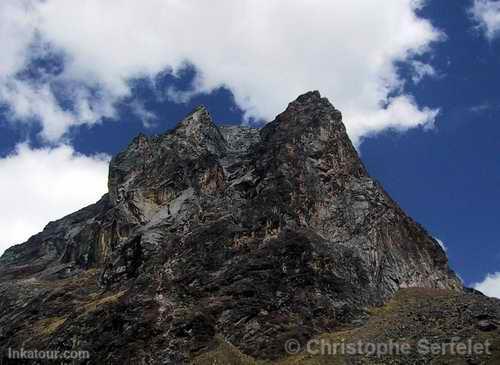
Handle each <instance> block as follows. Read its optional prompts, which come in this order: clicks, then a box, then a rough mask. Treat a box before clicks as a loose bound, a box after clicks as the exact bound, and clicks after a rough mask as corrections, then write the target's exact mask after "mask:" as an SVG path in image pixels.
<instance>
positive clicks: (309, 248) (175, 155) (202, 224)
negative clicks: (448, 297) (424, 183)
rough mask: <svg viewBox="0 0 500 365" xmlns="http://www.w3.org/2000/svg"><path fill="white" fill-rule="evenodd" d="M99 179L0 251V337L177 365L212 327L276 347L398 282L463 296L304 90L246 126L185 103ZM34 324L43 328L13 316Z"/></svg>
mask: <svg viewBox="0 0 500 365" xmlns="http://www.w3.org/2000/svg"><path fill="white" fill-rule="evenodd" d="M108 187H109V192H108V194H106V195H104V196H103V197H102V198H101V200H99V201H98V202H97V203H96V204H93V205H91V206H88V207H86V208H83V209H82V210H80V211H78V212H75V213H73V214H71V215H69V216H67V217H65V218H63V219H61V220H58V221H56V222H51V223H50V224H49V225H47V227H46V228H45V229H44V231H43V232H41V233H39V234H38V235H35V236H33V237H31V238H30V239H29V240H28V241H27V242H26V243H24V244H21V245H17V246H14V247H12V248H10V249H8V250H7V251H6V252H5V254H4V255H3V256H2V258H0V277H1V279H0V293H2V294H3V297H4V298H3V300H2V301H1V302H0V310H1V313H2V315H1V316H0V326H2V328H4V331H3V333H4V335H3V337H0V345H1V346H2V347H5V346H11V347H13V346H15V345H19V344H20V343H22V341H23V340H22V338H24V341H26V338H28V343H33V344H36V345H37V346H42V347H45V348H47V347H50V346H53V347H57V348H62V349H67V348H69V349H74V348H82V349H88V350H89V351H90V352H91V353H92V354H94V355H93V356H94V360H93V361H96V362H98V361H107V362H110V363H117V362H120V361H121V362H123V361H131V360H130V359H133V361H139V362H140V361H143V362H146V363H152V364H155V363H184V362H188V361H189V359H191V358H192V356H193V354H195V353H198V352H199V351H201V350H203V349H204V348H208V347H210V345H211V343H212V342H213V341H214V339H215V338H216V337H218V336H222V337H223V338H225V340H227V341H228V342H229V343H231V344H233V345H234V346H236V347H237V348H238V349H240V351H242V352H243V353H245V354H248V355H251V356H254V357H257V358H278V357H280V356H284V355H285V354H284V348H283V343H285V342H286V341H287V340H288V339H290V338H297V337H298V338H300V339H302V340H305V339H308V338H312V337H314V336H315V335H317V334H319V333H323V332H328V331H333V330H334V329H335V328H337V327H338V326H340V325H341V324H346V323H351V321H356V320H359V319H363V318H365V319H366V316H367V314H366V308H367V307H370V306H377V305H382V304H383V303H384V302H386V301H387V300H389V299H390V298H392V297H393V296H394V294H395V293H396V292H397V291H398V290H399V289H400V288H411V287H423V288H437V289H445V290H451V291H455V292H463V286H462V283H461V281H460V280H459V278H458V277H457V276H456V275H455V274H454V272H453V271H452V270H451V269H450V268H449V266H448V263H447V258H446V255H445V253H444V251H443V250H442V248H441V247H440V245H439V244H438V242H437V241H436V240H435V239H434V238H432V237H431V236H430V235H428V233H427V232H426V231H425V229H424V228H423V227H421V226H420V225H419V224H417V223H416V222H414V221H413V220H412V219H411V218H410V217H408V216H407V215H406V214H405V213H404V212H403V211H402V210H401V208H400V207H399V206H398V205H397V203H396V202H394V201H393V200H392V199H391V198H390V197H389V195H388V194H387V193H386V192H385V191H384V190H383V188H382V187H381V185H380V184H379V183H378V182H377V181H376V180H374V179H372V178H371V177H370V176H369V175H368V172H367V171H366V168H365V167H364V165H363V163H362V161H361V160H360V159H359V157H358V155H357V152H356V150H355V148H354V147H353V145H352V143H351V141H350V140H349V138H348V136H347V133H346V130H345V126H344V124H343V122H342V114H341V113H340V112H339V111H338V110H337V109H335V108H334V107H333V105H332V104H330V102H329V101H328V99H326V98H323V97H321V95H320V94H319V92H317V91H314V92H308V93H306V94H303V95H301V96H299V97H298V98H297V99H296V100H295V101H293V102H291V103H290V104H289V105H288V107H287V108H286V110H285V111H284V112H282V113H281V114H279V115H278V116H277V117H276V118H275V120H273V121H271V122H270V123H268V124H267V125H266V126H264V127H263V128H261V129H253V128H244V127H235V126H218V125H216V124H215V123H214V122H213V120H212V119H211V116H210V114H209V113H208V111H207V110H206V108H204V107H201V108H197V109H195V110H194V111H193V112H192V113H190V114H189V115H188V116H186V118H185V119H184V120H183V121H181V122H180V123H179V124H178V125H177V127H175V128H174V129H173V130H171V131H168V132H166V133H164V134H161V135H158V136H152V137H147V136H145V135H139V136H137V137H136V138H134V140H133V141H132V142H131V143H130V144H129V146H128V147H127V148H126V149H125V150H124V151H122V152H120V153H119V154H117V155H116V156H115V157H113V159H112V161H111V163H110V170H109V180H108ZM80 278H84V279H81V281H82V282H81V283H80V284H78V282H79V281H80ZM54 283H55V284H54ZM57 283H59V284H57ZM54 292H56V293H58V294H57V295H55V294H54ZM61 295H62V296H63V297H67V298H66V299H68V300H69V301H70V302H71V303H70V304H67V303H66V304H65V303H61V302H60V297H59V296H61ZM96 298H97V299H96ZM20 303H29V304H28V305H27V307H23V306H22V305H21V304H20ZM35 303H37V304H36V305H35ZM54 303H57V304H58V305H59V306H60V307H59V308H53V307H54ZM89 306H90V307H89ZM94 306H95V308H94ZM82 308H83V309H82ZM88 308H93V310H91V311H89V310H88ZM94 309H95V310H94ZM12 318H15V320H12ZM44 321H45V322H44ZM47 321H49V322H50V323H52V322H54V321H55V323H56V324H58V325H57V326H55V327H50V328H51V331H50V333H49V334H47V333H45V334H44V332H43V330H42V334H40V333H35V332H33V329H30V328H27V327H26V326H25V325H23V323H32V324H33V323H41V324H43V323H46V322H47ZM96 321H97V322H96ZM35 327H36V326H35ZM17 333H21V334H22V335H23V336H24V337H21V335H19V334H17ZM133 333H140V334H141V336H142V337H140V338H141V339H140V340H137V339H135V338H134V337H133ZM7 334H8V335H7ZM117 334H121V335H120V338H117V337H116V336H117ZM9 336H10V337H9ZM99 338H104V339H105V341H98V339H99ZM70 339H72V340H71V341H70ZM75 339H76V340H75ZM30 341H31V342H30ZM75 341H76V342H75ZM75 343H76V344H75ZM91 363H92V362H91Z"/></svg>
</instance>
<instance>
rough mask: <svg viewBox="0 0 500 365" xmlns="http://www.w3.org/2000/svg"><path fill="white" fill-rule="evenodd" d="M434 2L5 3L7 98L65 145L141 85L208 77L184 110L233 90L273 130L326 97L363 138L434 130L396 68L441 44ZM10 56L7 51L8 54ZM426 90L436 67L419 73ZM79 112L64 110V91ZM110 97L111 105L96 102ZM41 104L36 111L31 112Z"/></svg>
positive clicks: (181, 96)
mask: <svg viewBox="0 0 500 365" xmlns="http://www.w3.org/2000/svg"><path fill="white" fill-rule="evenodd" d="M421 6H423V1H418V0H387V1H384V5H383V6H381V5H380V3H379V2H376V1H371V0H352V1H349V2H345V1H340V0H335V1H334V0H332V1H324V0H307V1H306V0H287V1H280V0H241V1H233V0H220V1H215V2H214V1H211V2H209V1H202V0H182V1H180V0H149V1H142V2H138V1H133V0H109V1H100V0H84V1H82V2H81V3H80V6H75V5H74V3H72V2H68V1H65V0H45V1H40V0H2V2H1V5H0V7H1V8H0V46H1V47H2V53H1V55H0V57H1V58H2V59H1V64H2V66H1V69H0V85H1V86H0V98H2V99H3V100H4V102H7V103H8V105H10V106H11V111H12V117H13V119H16V118H17V119H20V120H25V119H27V118H29V119H31V120H33V119H37V118H38V119H40V120H41V121H42V123H43V128H44V129H43V132H42V133H43V136H44V137H45V138H46V139H49V140H57V139H59V138H61V136H63V135H64V133H65V132H66V131H67V129H68V128H69V127H70V126H74V125H78V124H83V123H85V124H92V123H96V122H98V121H99V120H100V119H101V118H102V117H103V116H108V117H112V116H113V104H114V103H115V102H116V101H118V100H120V99H121V98H123V97H125V96H127V95H129V94H130V87H129V81H130V80H131V79H134V78H141V77H155V76H156V75H158V74H159V73H161V72H165V71H167V72H171V73H173V74H176V73H177V72H179V71H180V70H182V69H183V68H184V67H186V65H187V64H189V65H192V66H194V67H195V69H196V70H197V73H196V77H195V79H194V81H193V83H192V85H191V89H190V90H180V91H179V90H173V89H168V90H165V94H166V95H167V96H170V97H171V98H173V99H175V100H178V101H182V100H185V99H186V98H187V97H189V96H192V95H195V94H197V93H207V92H210V91H212V90H214V89H216V88H219V87H222V86H224V87H227V88H228V89H230V90H231V91H232V92H233V94H234V97H235V101H236V103H237V104H238V105H239V106H240V107H241V108H242V109H243V110H244V111H245V116H246V118H247V119H250V118H256V119H264V120H270V119H272V118H273V117H274V115H275V114H277V113H278V112H280V111H281V110H282V109H283V108H284V107H285V106H286V104H287V102H289V101H290V100H292V99H293V98H295V97H296V96H297V95H298V94H300V93H302V92H304V91H307V90H311V89H318V90H320V91H321V92H322V93H323V94H324V95H325V96H327V97H329V98H330V100H331V101H332V102H333V103H334V104H335V105H336V106H337V107H338V108H339V109H341V110H342V111H343V113H344V116H345V121H346V124H347V128H348V130H349V133H350V135H351V137H352V138H353V139H355V140H359V138H360V137H361V136H364V135H367V134H370V133H373V132H377V131H380V130H382V129H384V128H387V127H393V128H396V129H400V130H404V129H407V128H411V127H414V126H417V125H424V124H431V123H432V122H433V121H434V119H435V117H436V113H437V111H436V110H431V109H428V108H425V107H421V106H419V105H417V103H416V101H415V100H414V99H413V98H412V97H411V95H407V94H405V93H404V91H403V90H404V89H403V83H404V82H403V80H402V79H401V78H400V77H399V75H398V72H397V68H396V67H395V62H401V61H409V62H411V61H414V60H415V58H416V57H418V56H419V55H422V54H424V53H426V52H428V51H429V47H430V45H431V44H432V42H434V41H437V40H439V39H440V37H441V35H440V33H439V32H438V31H437V30H436V29H435V28H433V27H432V25H431V24H430V23H429V22H428V21H427V20H424V19H422V18H419V17H418V16H417V15H416V11H417V10H418V8H420V7H421ZM5 49H7V52H5ZM37 49H38V52H42V53H43V52H49V53H50V52H51V53H54V54H57V55H58V56H59V57H60V59H61V60H62V62H63V65H64V68H63V71H62V72H60V73H58V74H57V75H54V74H51V75H46V77H45V78H44V80H42V81H41V82H37V83H35V84H34V83H33V82H27V81H25V80H23V83H21V81H19V80H17V79H16V74H17V73H18V72H19V70H20V69H22V67H23V66H24V65H26V62H27V60H29V58H30V57H32V53H33V52H37V51H36V50H37ZM417 65H418V67H415V69H416V71H415V72H416V75H417V76H416V77H417V78H416V80H419V79H420V78H421V77H423V76H425V75H428V74H430V73H431V72H432V71H431V68H429V67H426V66H425V64H417ZM55 86H57V87H59V88H61V87H62V88H63V89H66V88H69V89H70V91H71V92H69V93H65V94H66V95H69V98H70V99H71V100H72V105H76V106H77V107H73V108H69V109H68V108H64V107H62V106H61V105H60V104H59V103H58V100H57V99H56V98H54V97H53V96H51V95H50V94H51V92H53V89H54V87H55ZM88 90H98V91H99V94H98V96H97V97H96V93H94V92H88ZM33 100H36V102H35V103H31V102H30V101H33Z"/></svg>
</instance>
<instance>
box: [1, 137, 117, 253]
mask: <svg viewBox="0 0 500 365" xmlns="http://www.w3.org/2000/svg"><path fill="white" fill-rule="evenodd" d="M108 160H109V158H108V157H107V156H91V157H89V156H82V155H79V154H77V153H75V151H74V150H73V149H72V148H71V147H69V146H64V145H63V146H60V147H56V148H43V149H31V148H30V147H29V146H28V145H26V144H20V145H18V146H17V148H16V150H15V151H14V152H13V153H12V154H11V155H9V156H7V157H5V158H2V159H0V192H2V193H1V194H0V206H1V207H2V210H1V212H0V231H1V232H2V235H1V236H0V253H2V252H3V251H4V250H5V249H6V248H7V247H9V246H11V245H13V244H17V243H21V242H24V241H25V240H26V239H28V238H29V236H31V235H33V234H35V233H37V232H39V231H40V230H41V229H42V228H43V227H44V226H45V225H46V224H47V223H48V221H49V220H54V219H58V218H62V217H63V216H64V215H66V214H69V213H72V212H74V211H76V210H78V209H80V208H82V207H83V206H85V205H89V204H91V203H94V202H96V201H97V200H98V199H99V198H100V197H101V195H102V194H104V193H105V192H106V191H107V186H106V184H107V171H108Z"/></svg>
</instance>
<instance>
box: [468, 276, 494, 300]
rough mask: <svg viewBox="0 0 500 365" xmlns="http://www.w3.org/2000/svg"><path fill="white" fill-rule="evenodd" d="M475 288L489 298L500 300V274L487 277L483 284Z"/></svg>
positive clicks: (475, 285)
mask: <svg viewBox="0 0 500 365" xmlns="http://www.w3.org/2000/svg"><path fill="white" fill-rule="evenodd" d="M473 287H474V289H477V290H479V291H481V292H482V293H483V294H485V295H487V296H489V297H495V298H500V272H496V273H494V274H488V275H486V278H485V279H484V280H483V281H482V282H480V283H476V284H474V285H473Z"/></svg>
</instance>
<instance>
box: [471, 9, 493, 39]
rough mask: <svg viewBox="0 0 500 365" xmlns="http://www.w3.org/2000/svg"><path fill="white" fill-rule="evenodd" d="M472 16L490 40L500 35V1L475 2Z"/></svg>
mask: <svg viewBox="0 0 500 365" xmlns="http://www.w3.org/2000/svg"><path fill="white" fill-rule="evenodd" d="M471 14H472V16H473V17H474V19H475V20H476V21H477V22H478V24H479V27H480V29H481V30H482V31H483V32H484V34H485V36H486V37H487V38H488V39H490V40H492V39H493V38H495V37H497V36H498V35H499V34H500V1H498V0H474V4H473V6H472V8H471Z"/></svg>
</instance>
